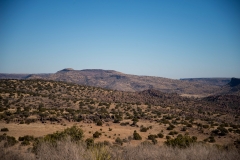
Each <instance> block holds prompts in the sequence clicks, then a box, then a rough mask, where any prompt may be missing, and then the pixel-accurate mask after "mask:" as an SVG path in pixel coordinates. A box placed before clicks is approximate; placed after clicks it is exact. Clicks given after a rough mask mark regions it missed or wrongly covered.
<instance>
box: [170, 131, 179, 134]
mask: <svg viewBox="0 0 240 160" xmlns="http://www.w3.org/2000/svg"><path fill="white" fill-rule="evenodd" d="M168 134H169V135H175V134H178V132H177V131H171V132H169V133H168Z"/></svg>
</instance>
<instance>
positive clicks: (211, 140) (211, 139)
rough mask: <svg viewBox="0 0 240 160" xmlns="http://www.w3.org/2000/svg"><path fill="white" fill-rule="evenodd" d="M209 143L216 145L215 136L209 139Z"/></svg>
mask: <svg viewBox="0 0 240 160" xmlns="http://www.w3.org/2000/svg"><path fill="white" fill-rule="evenodd" d="M208 142H209V143H214V142H216V140H215V138H214V137H213V136H210V137H209V139H208Z"/></svg>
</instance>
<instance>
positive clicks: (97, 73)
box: [0, 68, 230, 96]
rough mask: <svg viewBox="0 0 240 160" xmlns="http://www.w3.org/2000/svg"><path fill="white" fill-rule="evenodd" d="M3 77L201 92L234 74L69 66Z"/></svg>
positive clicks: (211, 91) (208, 91) (3, 76)
mask: <svg viewBox="0 0 240 160" xmlns="http://www.w3.org/2000/svg"><path fill="white" fill-rule="evenodd" d="M0 79H45V80H54V81H65V82H71V83H76V84H81V85H88V86H95V87H101V88H108V89H113V90H120V91H130V92H135V91H144V90H148V89H155V90H159V91H162V92H167V93H170V92H171V93H178V94H182V95H201V96H207V95H211V94H214V93H215V92H216V91H218V90H219V89H220V86H223V85H225V84H227V83H229V82H230V78H225V79H210V80H208V79H183V80H176V79H169V78H162V77H153V76H137V75H130V74H124V73H121V72H118V71H114V70H102V69H84V70H74V69H72V68H65V69H63V70H60V71H58V72H56V73H53V74H29V75H27V74H23V75H21V74H0ZM225 82H226V83H225ZM216 83H217V84H216ZM224 83H225V84H224Z"/></svg>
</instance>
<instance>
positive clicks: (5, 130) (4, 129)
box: [1, 128, 9, 132]
mask: <svg viewBox="0 0 240 160" xmlns="http://www.w3.org/2000/svg"><path fill="white" fill-rule="evenodd" d="M8 131H9V130H8V128H1V132H8Z"/></svg>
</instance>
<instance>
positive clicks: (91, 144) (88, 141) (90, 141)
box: [85, 138, 94, 148]
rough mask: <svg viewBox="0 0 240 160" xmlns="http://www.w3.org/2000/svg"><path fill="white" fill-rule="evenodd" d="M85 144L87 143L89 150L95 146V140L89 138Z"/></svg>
mask: <svg viewBox="0 0 240 160" xmlns="http://www.w3.org/2000/svg"><path fill="white" fill-rule="evenodd" d="M85 142H86V144H87V147H88V148H89V147H91V146H93V145H94V139H93V138H87V139H86V140H85Z"/></svg>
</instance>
